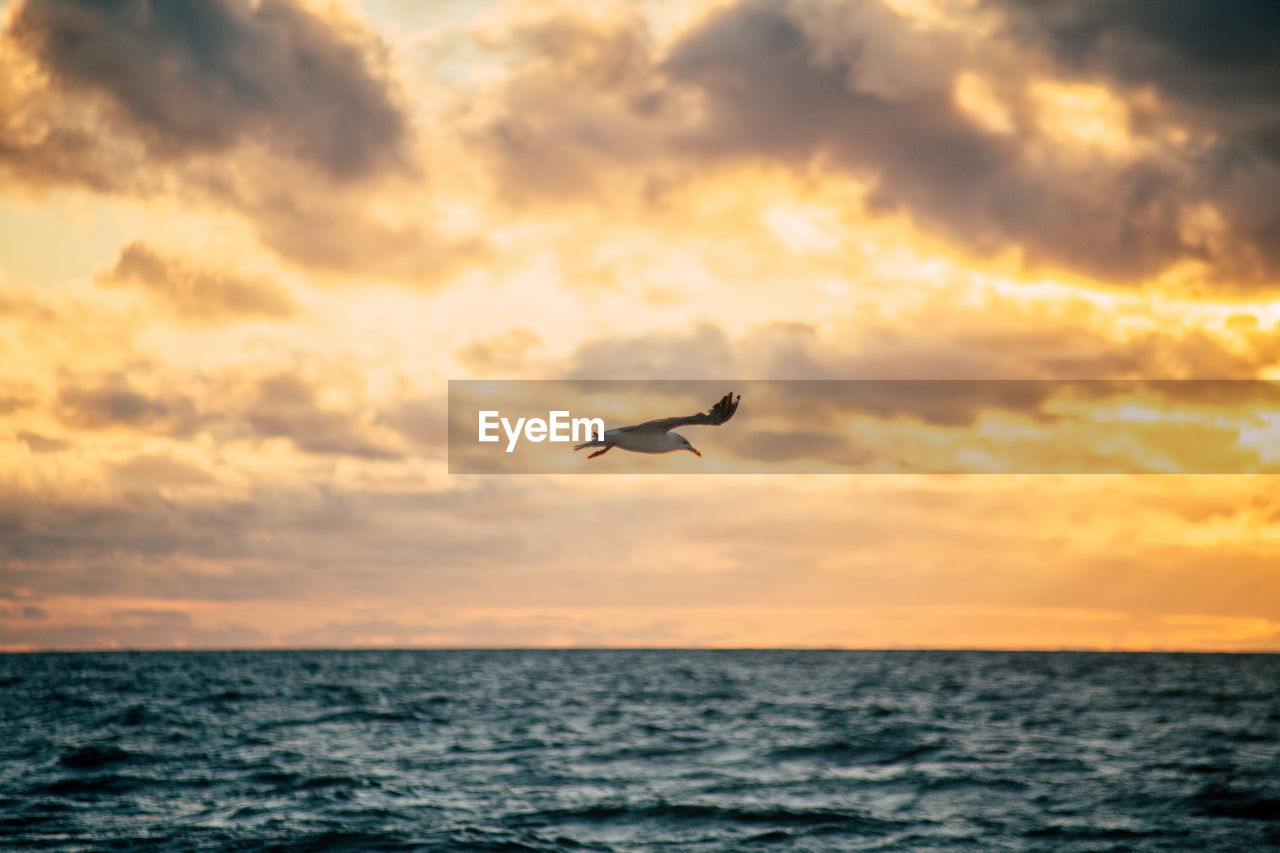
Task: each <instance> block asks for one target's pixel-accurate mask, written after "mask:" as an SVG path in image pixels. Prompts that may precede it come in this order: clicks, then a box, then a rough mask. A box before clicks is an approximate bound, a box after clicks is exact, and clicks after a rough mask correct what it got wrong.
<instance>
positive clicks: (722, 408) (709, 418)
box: [618, 391, 742, 432]
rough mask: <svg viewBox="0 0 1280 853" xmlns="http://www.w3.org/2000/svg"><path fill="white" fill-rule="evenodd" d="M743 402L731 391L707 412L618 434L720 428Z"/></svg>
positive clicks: (626, 428) (660, 419) (661, 419)
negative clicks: (696, 427) (696, 425)
mask: <svg viewBox="0 0 1280 853" xmlns="http://www.w3.org/2000/svg"><path fill="white" fill-rule="evenodd" d="M740 400H742V395H741V394H739V395H738V396H737V397H736V398H735V397H734V396H733V392H732V391H730V392H729V393H728V394H725V395H724V396H723V397H721V398H720V402H719V403H716V404H715V405H714V406H712V407H711V408H710V409H708V410H707V411H705V412H699V413H698V414H696V415H685V416H683V417H675V418H658V419H657V420H652V421H645V422H644V423H642V424H636V425H634V426H628V427H622V428H621V429H619V430H618V432H630V431H631V430H641V429H642V430H650V431H652V432H667V431H668V430H672V429H675V428H676V427H679V426H693V425H695V424H706V425H707V426H720V424H722V423H724V422H725V421H727V420H729V418H731V417H733V413H734V412H736V411H738V402H739V401H740Z"/></svg>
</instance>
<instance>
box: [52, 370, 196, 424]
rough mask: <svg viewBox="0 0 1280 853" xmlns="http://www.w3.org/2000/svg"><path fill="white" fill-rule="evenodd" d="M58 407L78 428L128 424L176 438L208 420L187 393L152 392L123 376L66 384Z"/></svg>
mask: <svg viewBox="0 0 1280 853" xmlns="http://www.w3.org/2000/svg"><path fill="white" fill-rule="evenodd" d="M56 411H57V413H58V417H59V418H60V419H61V420H62V422H63V423H64V424H66V425H68V426H71V427H75V428H77V429H89V430H101V429H112V428H127V429H133V430H137V431H140V432H150V433H157V434H162V435H169V436H173V437H175V438H190V437H191V436H192V435H194V434H195V433H196V432H197V431H198V429H199V428H200V426H201V425H202V423H203V422H204V420H205V419H204V417H203V416H202V415H201V414H200V412H199V410H198V409H197V407H196V404H195V402H194V401H193V400H192V399H191V398H190V397H188V396H186V395H185V394H181V393H179V392H171V393H170V392H166V393H164V394H152V393H149V392H146V391H143V390H140V389H138V388H136V387H134V385H133V384H132V383H130V382H129V380H128V379H127V378H125V377H123V376H110V377H106V378H105V379H103V380H102V381H101V382H98V383H95V384H91V385H79V384H73V385H68V386H67V387H64V388H63V389H62V390H61V391H60V392H59V394H58V401H57V406H56Z"/></svg>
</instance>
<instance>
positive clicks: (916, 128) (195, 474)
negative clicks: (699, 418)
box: [0, 0, 1280, 651]
mask: <svg viewBox="0 0 1280 853" xmlns="http://www.w3.org/2000/svg"><path fill="white" fill-rule="evenodd" d="M0 10H3V11H0V20H2V23H0V647H2V648H7V649H15V650H18V649H48V648H117V647H118V648H170V647H175V648H178V647H180V648H186V647H190V648H196V647H212V648H228V647H276V646H284V647H298V646H306V647H313V646H322V647H346V646H804V647H808V646H818V647H827V646H830V647H855V648H867V647H869V648H886V647H929V648H939V647H948V648H949V647H983V648H1103V649H1112V648H1124V649H1158V648H1171V649H1203V650H1272V651H1280V477H1276V476H1262V475H1259V476H1249V475H1222V476H1181V475H1146V476H1138V475H1093V476H1059V475H1030V474H1027V475H1008V476H1003V475H1002V476H982V475H973V476H970V475H963V476H950V475H948V476H942V475H880V476H871V475H867V476H860V475H848V474H844V475H827V476H800V475H794V474H784V473H779V474H773V475H758V476H732V477H730V476H668V475H660V474H658V475H652V476H617V477H607V476H606V477H598V476H597V477H580V476H572V475H556V476H502V475H490V476H479V475H474V476H468V475H450V474H449V473H448V470H447V465H446V435H447V411H446V409H447V405H446V403H447V382H448V380H450V379H453V380H458V379H497V378H504V379H554V378H619V379H621V378H625V379H649V378H657V379H726V380H733V379H738V380H761V379H853V378H859V379H1280V330H1278V328H1277V323H1278V322H1280V71H1278V70H1277V69H1280V4H1273V3H1266V2H1256V3H1252V2H1233V3H1229V4H1222V3H1213V2H1210V0H1186V2H1178V3H1169V2H1166V0H1035V1H1034V2H1033V0H867V2H849V3H835V2H816V0H815V1H814V2H810V1H809V0H793V2H788V1H787V0H741V1H740V2H735V1H734V0H713V1H712V2H690V0H636V1H635V2H626V3H611V2H592V3H585V2H582V3H554V2H549V3H543V2H497V3H494V2H479V0H475V1H474V2H473V0H437V1H436V2H418V0H364V2H359V0H323V1H322V2H321V1H319V0H318V2H285V0H259V2H249V0H207V2H204V3H202V4H199V5H189V4H175V3H166V2H159V0H155V2H147V0H96V2H91V1H90V0H10V2H7V3H5V2H2V0H0ZM724 390H725V391H728V390H730V388H729V387H728V386H727V387H725V389H724ZM712 402H714V397H713V398H711V399H707V400H705V401H704V403H705V404H708V405H709V404H710V403H712ZM750 403H751V401H750V400H744V402H743V407H742V410H741V413H740V414H739V415H738V416H737V418H736V419H735V420H734V421H733V422H731V423H730V424H727V425H725V426H724V427H722V428H717V429H722V430H723V431H725V434H726V435H728V434H730V431H731V430H737V432H736V433H732V435H734V436H736V438H735V439H733V440H736V441H739V442H746V441H747V440H748V438H747V437H748V436H750V435H751V433H750V432H749V430H751V429H752V421H751V420H750V417H751V411H750ZM1276 411H1280V410H1276ZM678 413H683V412H664V411H656V412H652V415H653V416H656V415H662V414H678ZM644 414H646V415H649V411H648V410H646V412H645V413H644ZM760 415H761V411H760V410H757V416H758V419H757V421H756V422H755V423H756V425H757V426H759V425H760V424H761V423H762V420H760V419H759V416H760ZM893 416H894V417H896V418H897V420H896V421H894V426H895V429H908V428H909V429H916V428H919V429H924V428H926V427H930V424H929V423H924V422H919V421H916V420H912V418H911V417H909V416H904V415H903V414H902V413H900V412H899V413H895V414H894V415H893ZM886 417H888V416H886ZM975 417H976V415H975ZM1215 417H1218V415H1215ZM1231 417H1234V418H1235V420H1231V422H1230V424H1228V425H1227V426H1223V427H1222V428H1223V429H1230V430H1235V431H1236V432H1232V433H1231V435H1232V436H1233V437H1234V436H1236V435H1237V434H1243V433H1240V430H1246V431H1249V430H1252V432H1250V433H1249V434H1250V435H1252V436H1253V438H1252V439H1250V440H1252V441H1254V442H1255V443H1257V442H1261V444H1257V445H1256V446H1257V447H1259V448H1261V449H1260V450H1258V453H1260V454H1263V455H1264V456H1265V455H1266V453H1273V454H1280V450H1277V448H1280V440H1278V439H1277V435H1280V417H1277V416H1276V412H1274V411H1273V412H1270V413H1259V412H1257V411H1254V410H1251V409H1246V410H1242V411H1239V412H1236V413H1234V415H1231ZM1222 418H1228V415H1226V414H1223V415H1222ZM1228 419H1229V418H1228ZM984 423H985V422H984ZM783 426H785V425H783ZM932 426H933V427H938V426H939V425H938V424H933V425H932ZM941 426H943V427H945V426H946V424H943V425H941ZM775 427H778V425H777V424H774V425H773V426H772V427H771V428H775ZM697 429H701V430H704V432H703V433H696V434H695V433H694V432H693V430H697ZM687 434H688V435H690V437H691V438H694V437H697V438H702V439H705V444H706V447H704V452H706V453H707V458H704V459H703V460H698V459H696V458H694V457H693V456H692V455H691V454H676V455H675V456H674V457H670V458H669V462H664V463H663V464H671V465H677V464H678V465H680V466H682V468H688V467H690V466H696V465H697V464H699V462H700V461H701V462H706V463H707V464H708V465H709V466H710V465H713V464H714V459H715V457H714V453H715V451H716V442H717V441H718V440H719V439H717V438H714V437H713V436H712V434H711V432H710V430H709V428H707V427H697V428H693V429H692V430H691V431H690V432H689V433H687ZM1077 438H1078V440H1079V441H1082V442H1083V441H1086V440H1087V439H1086V438H1084V437H1077ZM727 440H728V439H726V441H727ZM1268 442H1270V443H1269V444H1268ZM697 443H699V442H698V441H695V444H697ZM744 446H745V445H744ZM734 447H735V446H734V445H731V444H727V445H724V446H722V448H721V452H722V453H729V452H738V450H735V449H734ZM1268 448H1270V449H1268ZM739 450H740V448H739ZM566 452H567V453H568V452H569V451H566ZM618 455H620V454H613V455H611V456H609V457H604V458H603V459H601V460H596V461H594V462H592V463H591V464H593V465H594V464H597V463H598V462H603V461H605V460H613V459H614V458H615V457H616V456H618ZM675 457H679V458H678V459H677V458H675ZM569 458H570V459H572V460H574V461H577V462H581V461H583V460H581V457H580V456H579V457H573V456H570V457H569ZM722 458H723V457H722ZM664 459H668V458H666V457H664ZM1277 459H1280V455H1275V456H1274V458H1272V460H1271V461H1276V460H1277ZM584 464H585V462H584ZM1049 467H1050V468H1051V467H1052V466H1049ZM707 470H712V468H710V467H709V468H708V469H707Z"/></svg>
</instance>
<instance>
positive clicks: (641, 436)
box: [604, 429, 688, 453]
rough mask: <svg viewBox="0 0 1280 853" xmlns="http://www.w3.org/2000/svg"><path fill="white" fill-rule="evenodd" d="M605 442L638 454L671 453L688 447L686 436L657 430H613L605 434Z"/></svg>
mask: <svg viewBox="0 0 1280 853" xmlns="http://www.w3.org/2000/svg"><path fill="white" fill-rule="evenodd" d="M604 441H605V444H611V445H613V446H614V447H621V448H622V449H623V450H633V451H635V452H636V453H670V452H671V451H673V450H684V449H685V447H686V446H687V445H688V442H687V441H686V440H685V438H684V436H682V435H680V434H679V433H674V432H668V431H667V430H656V429H630V430H622V429H611V430H607V431H606V432H605V434H604Z"/></svg>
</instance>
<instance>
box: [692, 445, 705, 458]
mask: <svg viewBox="0 0 1280 853" xmlns="http://www.w3.org/2000/svg"><path fill="white" fill-rule="evenodd" d="M689 452H690V453H692V454H693V455H694V456H696V457H698V458H699V459H701V458H702V454H701V453H699V452H698V451H697V449H696V448H693V447H690V448H689Z"/></svg>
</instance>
